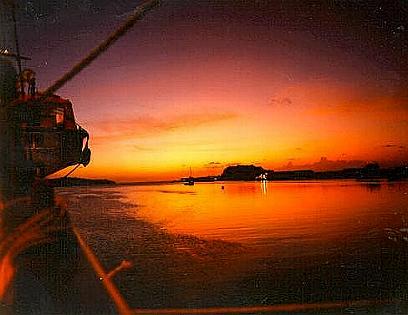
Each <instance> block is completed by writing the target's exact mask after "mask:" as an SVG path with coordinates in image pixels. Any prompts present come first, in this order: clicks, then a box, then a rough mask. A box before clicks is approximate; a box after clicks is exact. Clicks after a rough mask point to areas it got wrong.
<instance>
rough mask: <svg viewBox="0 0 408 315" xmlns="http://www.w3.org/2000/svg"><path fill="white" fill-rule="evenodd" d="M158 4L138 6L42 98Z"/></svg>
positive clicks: (46, 95)
mask: <svg viewBox="0 0 408 315" xmlns="http://www.w3.org/2000/svg"><path fill="white" fill-rule="evenodd" d="M159 3H160V0H150V1H146V2H145V3H143V4H141V5H140V6H138V7H137V8H136V9H135V11H134V12H133V14H132V15H131V16H130V17H129V18H128V19H127V20H126V22H125V23H124V24H122V26H121V27H119V28H118V29H117V30H116V31H115V32H113V33H112V34H111V35H109V37H108V38H107V39H106V40H104V41H103V42H102V43H101V44H100V45H99V46H97V47H95V48H94V49H93V50H92V51H91V52H90V53H89V55H88V56H86V57H85V58H84V59H82V60H81V61H80V62H78V63H77V64H76V65H75V66H74V67H73V68H72V69H71V70H70V71H69V72H67V73H66V74H64V75H63V76H62V77H61V78H60V79H58V80H57V81H55V82H54V83H53V84H52V85H51V86H50V87H48V88H47V90H45V92H44V94H43V96H42V98H46V97H48V96H50V95H52V94H54V93H55V92H56V91H57V90H58V89H60V88H61V87H62V86H64V85H65V83H67V82H68V81H70V80H71V79H72V78H73V77H74V76H76V75H77V74H78V73H79V72H81V71H82V70H83V69H85V68H86V67H88V66H89V65H90V64H91V63H92V62H93V61H94V60H95V59H96V58H98V57H99V56H100V55H101V54H102V53H104V52H105V51H106V50H107V49H108V48H109V47H110V46H111V45H113V44H114V43H115V42H116V41H117V40H118V39H119V38H121V37H122V36H123V35H125V34H126V33H127V32H128V31H129V30H130V29H131V28H132V27H133V26H134V25H135V24H136V22H137V21H139V20H141V19H142V18H143V17H144V15H145V13H146V12H147V11H150V10H151V9H153V8H154V7H156V6H157V5H158V4H159Z"/></svg>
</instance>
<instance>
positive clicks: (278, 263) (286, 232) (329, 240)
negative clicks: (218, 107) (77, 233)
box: [60, 181, 408, 308]
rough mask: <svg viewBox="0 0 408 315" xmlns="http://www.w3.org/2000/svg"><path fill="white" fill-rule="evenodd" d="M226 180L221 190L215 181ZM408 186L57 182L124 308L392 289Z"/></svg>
mask: <svg viewBox="0 0 408 315" xmlns="http://www.w3.org/2000/svg"><path fill="white" fill-rule="evenodd" d="M222 186H224V189H222ZM407 191H408V184H407V183H405V184H403V183H399V184H393V185H389V184H387V183H385V184H382V186H381V187H380V189H375V190H367V187H366V186H365V185H362V184H361V183H358V182H350V181H337V182H322V183H319V182H307V183H301V182H297V183H295V182H266V183H261V182H252V183H243V182H237V183H208V184H206V183H197V184H196V185H195V186H194V187H191V186H184V185H177V184H174V185H162V186H128V187H114V188H104V189H100V188H98V189H94V188H87V189H71V190H69V189H66V190H62V191H60V194H64V195H65V198H67V199H68V200H69V201H70V202H69V203H68V204H70V212H71V214H72V216H73V219H74V221H75V223H76V225H77V226H78V227H79V228H80V229H81V231H82V232H83V235H85V236H86V237H87V240H88V241H89V243H90V245H91V246H92V248H94V249H95V251H96V252H97V253H98V255H99V257H100V258H101V259H102V261H103V262H104V264H105V266H106V267H107V269H112V268H115V267H116V266H117V265H118V264H119V263H120V262H121V261H122V260H123V259H129V260H131V261H132V262H134V267H132V268H130V269H128V270H126V271H123V273H122V272H121V273H119V274H118V275H117V276H115V281H117V282H118V285H119V287H121V288H122V292H123V294H124V295H125V297H126V298H127V301H128V303H129V304H130V305H131V306H132V307H138V308H139V307H145V308H153V307H157V308H166V307H189V308H200V307H215V306H249V305H273V304H277V303H279V304H282V303H311V302H316V301H340V300H342V301H344V300H347V301H348V300H356V299H357V300H358V299H374V300H378V299H383V298H400V297H401V296H404V294H405V293H406V292H408V290H406V288H407V285H408V279H407V275H406V272H405V271H406V268H408V263H407V260H408V259H407V244H408V242H407V241H406V240H405V239H404V237H405V236H406V235H405V234H404V233H405V229H406V228H407V225H406V222H407V221H406V219H407V217H406V216H407V212H406V211H407V209H408V207H407V206H408V199H407V197H408V195H407Z"/></svg>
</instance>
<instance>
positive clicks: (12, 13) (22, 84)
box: [11, 2, 24, 95]
mask: <svg viewBox="0 0 408 315" xmlns="http://www.w3.org/2000/svg"><path fill="white" fill-rule="evenodd" d="M11 18H12V20H13V31H14V41H15V46H16V60H17V67H18V76H19V78H20V89H21V95H23V94H24V82H23V78H22V77H21V72H22V69H21V58H20V45H19V44H18V35H17V21H16V4H15V3H14V2H11Z"/></svg>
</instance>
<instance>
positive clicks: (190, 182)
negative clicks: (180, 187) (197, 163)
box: [183, 167, 194, 186]
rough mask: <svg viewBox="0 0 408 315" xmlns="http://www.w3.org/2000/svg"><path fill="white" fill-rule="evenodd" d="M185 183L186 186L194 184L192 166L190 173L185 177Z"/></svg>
mask: <svg viewBox="0 0 408 315" xmlns="http://www.w3.org/2000/svg"><path fill="white" fill-rule="evenodd" d="M183 182H184V185H186V186H194V177H193V176H191V167H190V175H189V176H188V177H187V178H184V179H183Z"/></svg>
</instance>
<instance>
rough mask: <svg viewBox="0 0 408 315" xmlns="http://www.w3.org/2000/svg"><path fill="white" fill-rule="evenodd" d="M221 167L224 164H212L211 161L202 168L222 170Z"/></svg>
mask: <svg viewBox="0 0 408 315" xmlns="http://www.w3.org/2000/svg"><path fill="white" fill-rule="evenodd" d="M223 165H224V164H223V163H221V162H214V161H212V162H209V163H206V164H204V167H205V168H222V167H223Z"/></svg>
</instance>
